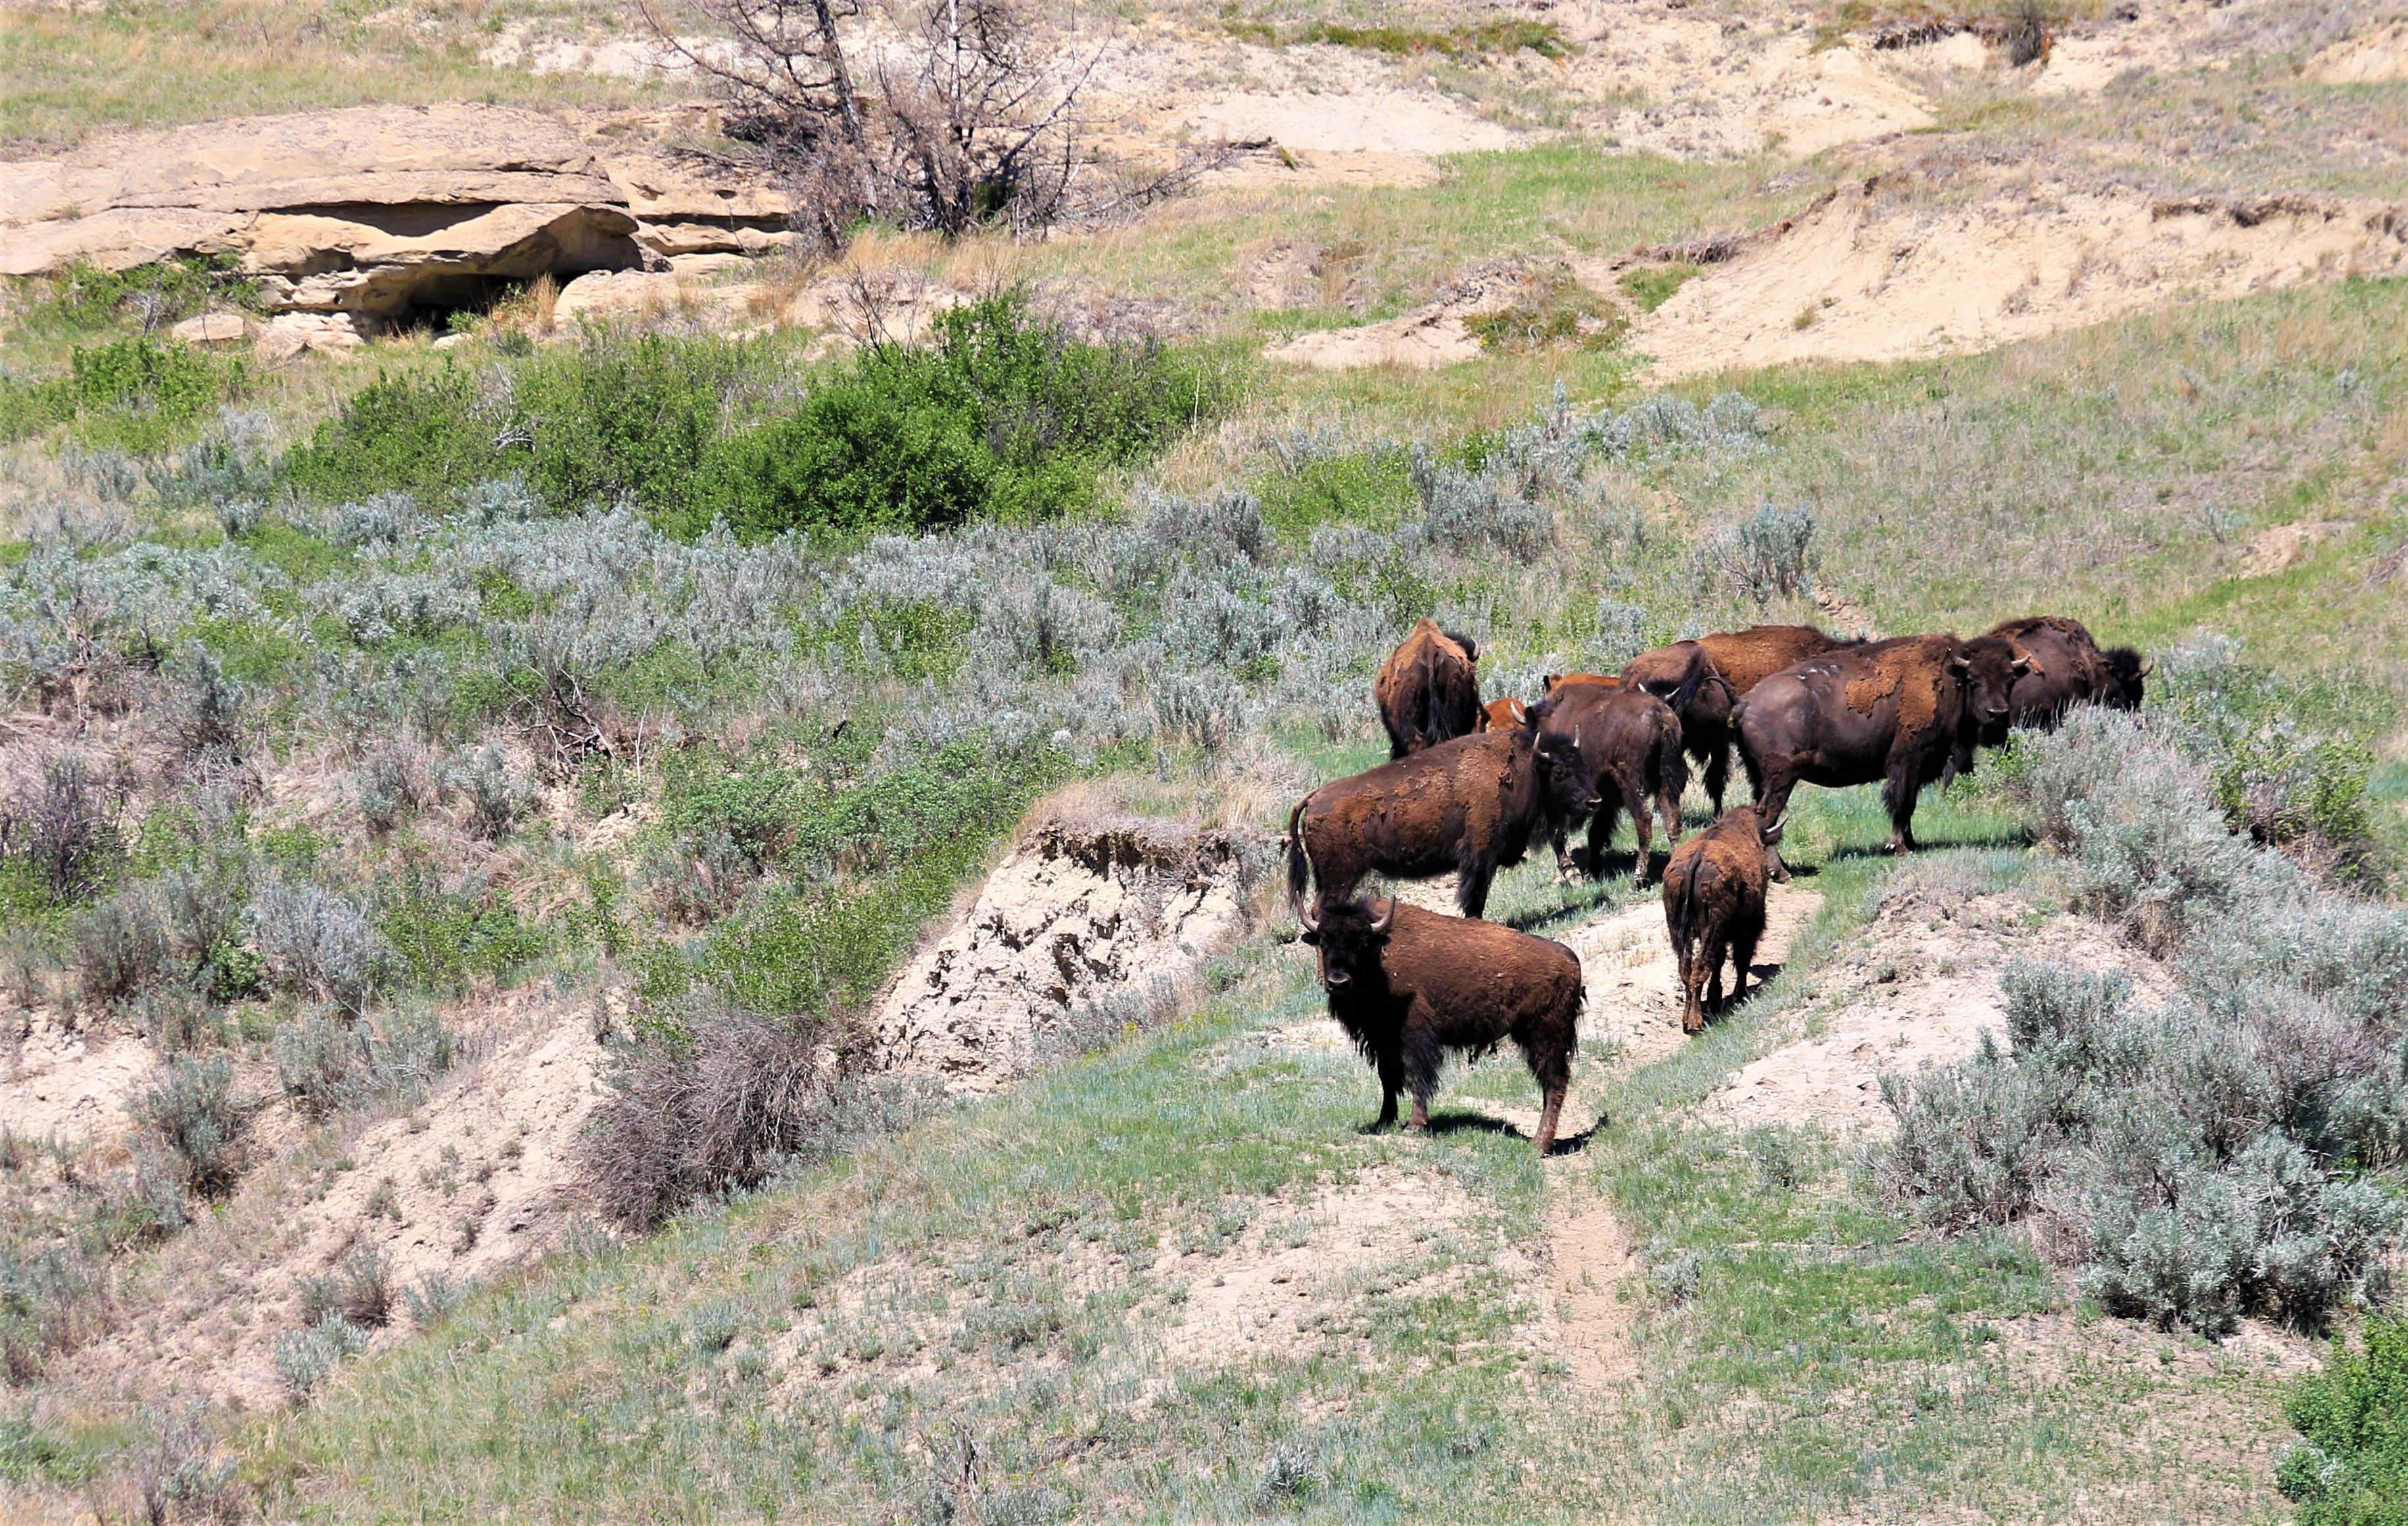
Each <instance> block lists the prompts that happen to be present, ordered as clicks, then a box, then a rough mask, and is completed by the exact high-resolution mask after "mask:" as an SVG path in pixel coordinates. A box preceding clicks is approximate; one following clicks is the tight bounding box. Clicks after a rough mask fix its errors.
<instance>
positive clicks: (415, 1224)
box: [46, 994, 602, 1408]
mask: <svg viewBox="0 0 2408 1526" xmlns="http://www.w3.org/2000/svg"><path fill="white" fill-rule="evenodd" d="M451 1020H452V1023H453V1025H454V1026H455V1027H457V1028H459V1029H461V1030H462V1031H463V1032H465V1033H466V1034H467V1035H468V1036H469V1038H470V1041H471V1042H472V1043H473V1042H480V1041H481V1042H484V1043H489V1044H492V1045H493V1046H494V1047H493V1049H492V1051H491V1052H490V1053H489V1054H488V1055H486V1056H485V1058H481V1059H478V1060H474V1061H471V1062H470V1063H468V1064H466V1065H464V1066H462V1067H460V1068H458V1069H456V1070H454V1071H453V1072H452V1073H451V1074H449V1075H448V1076H446V1077H444V1078H443V1080H442V1081H441V1082H439V1083H438V1084H437V1087H436V1088H435V1090H434V1092H433V1093H432V1094H431V1095H430V1096H429V1097H428V1098H427V1099H426V1101H424V1102H423V1103H422V1104H421V1105H420V1106H418V1107H417V1108H415V1109H414V1110H412V1111H411V1112H410V1113H409V1114H408V1115H406V1116H396V1117H389V1118H385V1119H382V1120H380V1121H377V1122H372V1123H369V1124H367V1125H366V1126H365V1127H364V1128H362V1129H361V1130H360V1131H359V1132H357V1133H356V1134H354V1135H352V1136H351V1138H349V1139H339V1138H334V1139H326V1140H322V1141H319V1142H316V1143H314V1144H312V1143H308V1142H305V1143H304V1144H303V1145H302V1147H300V1148H299V1149H295V1150H292V1151H290V1152H288V1153H285V1154H283V1155H282V1156H281V1157H280V1158H279V1159H273V1160H269V1161H266V1162H265V1163H263V1164H262V1165H261V1166H260V1167H259V1168H258V1169H257V1170H255V1171H254V1173H252V1175H251V1177H250V1178H249V1179H247V1180H246V1181H245V1182H244V1184H243V1186H242V1187H241V1188H240V1189H239V1190H238V1191H237V1192H236V1196H235V1198H234V1200H233V1202H231V1203H229V1204H228V1205H227V1207H226V1208H225V1210H224V1211H223V1213H222V1215H219V1216H214V1217H208V1218H204V1219H203V1220H202V1221H201V1222H200V1223H199V1224H198V1225H196V1226H195V1227H194V1228H193V1229H192V1230H189V1231H185V1232H184V1233H183V1234H181V1235H179V1236H178V1237H177V1238H176V1239H174V1240H172V1241H170V1242H169V1243H168V1244H167V1245H166V1246H165V1248H164V1249H163V1250H161V1251H160V1252H159V1254H158V1256H157V1258H156V1259H155V1260H154V1261H153V1262H152V1263H151V1264H150V1266H148V1267H144V1268H139V1269H137V1270H136V1274H135V1279H136V1280H135V1282H134V1283H133V1284H132V1286H137V1287H140V1288H144V1289H145V1290H146V1292H147V1293H148V1294H150V1295H152V1296H149V1297H147V1298H146V1300H145V1303H146V1304H147V1307H145V1308H142V1309H140V1310H134V1309H129V1310H127V1312H126V1316H125V1319H126V1322H125V1323H123V1324H122V1325H121V1326H120V1327H119V1328H118V1329H117V1330H115V1331H114V1332H111V1333H109V1334H108V1335H106V1336H104V1337H103V1338H101V1339H100V1340H98V1341H96V1342H94V1343H93V1344H92V1345H90V1346H84V1347H83V1348H81V1349H79V1350H78V1351H76V1352H74V1353H72V1354H71V1355H68V1356H66V1357H65V1358H63V1359H60V1360H55V1361H54V1362H53V1363H52V1364H51V1366H50V1369H49V1370H48V1372H47V1374H46V1381H47V1382H48V1383H49V1384H50V1386H51V1388H52V1389H53V1390H54V1391H56V1392H59V1393H61V1394H65V1395H79V1394H80V1395H83V1396H87V1397H93V1398H100V1399H106V1400H116V1401H134V1402H148V1403H157V1402H159V1401H161V1400H164V1399H166V1398H169V1397H177V1398H186V1399H190V1398H205V1399H208V1400H209V1401H211V1402H213V1403H218V1404H235V1405H237V1406H241V1407H249V1408H258V1407H261V1406H270V1407H272V1406H275V1405H277V1404H282V1403H284V1402H285V1400H286V1398H287V1393H286V1389H285V1385H284V1382H283V1379H282V1378H281V1377H280V1376H279V1375H278V1374H277V1372H276V1368H275V1363H274V1356H275V1348H276V1343H277V1341H278V1340H279V1338H281V1337H282V1336H284V1335H285V1334H287V1333H289V1332H292V1331H294V1330H295V1329H297V1328H298V1327H299V1326H300V1324H301V1322H302V1321H301V1317H300V1314H299V1295H300V1288H301V1283H302V1281H303V1280H304V1279H305V1278H308V1277H311V1276H316V1275H320V1274H324V1273H326V1272H328V1271H330V1270H331V1269H333V1268H335V1267H336V1266H337V1264H338V1263H340V1262H341V1261H342V1260H343V1259H344V1258H345V1257H346V1256H347V1255H349V1254H350V1253H351V1252H352V1251H354V1250H355V1249H359V1248H362V1247H372V1248H373V1249H375V1250H377V1251H380V1252H381V1253H382V1254H383V1256H384V1257H385V1259H386V1263H387V1265H388V1268H389V1270H390V1277H391V1284H392V1286H393V1288H394V1290H395V1300H394V1302H395V1307H394V1311H393V1315H392V1320H391V1323H390V1324H389V1325H388V1326H387V1327H386V1328H385V1329H383V1330H381V1331H380V1332H377V1333H376V1337H375V1342H376V1344H377V1345H378V1346H384V1345H388V1344H391V1343H393V1342H394V1341H398V1340H401V1339H404V1338H406V1337H407V1335H408V1333H409V1330H410V1317H409V1310H408V1308H407V1307H406V1306H405V1305H404V1304H403V1303H402V1301H401V1298H400V1290H401V1289H402V1288H406V1287H409V1286H410V1285H413V1284H418V1283H420V1282H421V1280H422V1279H423V1278H425V1277H428V1276H430V1275H434V1276H439V1277H443V1278H448V1279H450V1280H451V1281H452V1283H454V1284H460V1285H465V1284H469V1283H476V1282H482V1281H488V1280H491V1279H492V1278H494V1277H495V1276H497V1275H499V1274H502V1273H504V1272H506V1271H509V1269H511V1268H514V1267H517V1266H521V1265H523V1264H525V1263H526V1262H528V1261H530V1260H536V1259H538V1258H540V1257H541V1256H542V1255H543V1254H544V1253H546V1252H547V1251H549V1250H551V1249H552V1248H554V1247H556V1246H557V1245H560V1244H561V1243H562V1242H563V1241H564V1240H565V1239H566V1237H567V1234H568V1232H569V1230H570V1228H571V1226H572V1225H573V1224H575V1223H577V1222H578V1221H579V1220H580V1218H581V1211H580V1206H579V1198H578V1194H577V1192H576V1189H575V1188H574V1186H573V1179H574V1172H573V1170H572V1168H571V1164H570V1160H569V1150H570V1146H571V1145H572V1144H573V1142H574V1141H575V1139H576V1137H577V1133H578V1130H580V1129H581V1128H582V1127H583V1126H584V1123H585V1119H586V1117H587V1116H589V1115H590V1113H591V1112H592V1110H593V1107H594V1104H595V1101H597V1100H598V1093H597V1091H596V1089H595V1074H596V1073H597V1071H598V1069H599V1066H600V1064H601V1060H602V1050H601V1046H600V1045H599V1044H597V1043H596V1042H595V1038H594V1025H593V1019H592V1016H591V1015H590V1014H588V1013H587V1012H585V1011H583V1010H582V1009H578V1008H567V1007H562V1006H558V1005H556V1004H552V1003H548V1002H546V1001H543V1000H541V999H540V998H538V997H537V996H534V995H532V994H528V995H520V996H516V997H506V998H502V999H499V1000H497V1001H495V1002H494V1003H493V1004H492V1006H491V1007H490V1008H489V1009H487V1010H485V1011H483V1012H480V1013H472V1014H466V1015H453V1016H452V1019H451ZM274 1111H275V1112H277V1113H279V1114H284V1113H286V1110H285V1109H283V1108H282V1106H281V1104H279V1107H278V1108H277V1109H275V1110H274ZM263 1124H267V1125H274V1126H275V1127H274V1128H273V1129H272V1130H270V1132H271V1134H282V1135H285V1136H287V1137H294V1136H298V1135H299V1134H300V1133H301V1132H302V1130H300V1128H299V1124H298V1120H296V1119H293V1118H291V1117H290V1116H289V1114H288V1115H287V1116H283V1117H282V1118H280V1119H278V1118H268V1119H264V1120H263ZM260 1127H262V1125H254V1128H255V1129H258V1128H260ZM263 1143H265V1141H263Z"/></svg>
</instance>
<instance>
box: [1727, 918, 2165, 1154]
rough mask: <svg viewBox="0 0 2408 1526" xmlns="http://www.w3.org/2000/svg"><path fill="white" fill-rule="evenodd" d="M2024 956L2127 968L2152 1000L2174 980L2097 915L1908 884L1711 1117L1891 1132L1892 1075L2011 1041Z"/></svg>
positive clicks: (1845, 949) (1843, 953)
mask: <svg viewBox="0 0 2408 1526" xmlns="http://www.w3.org/2000/svg"><path fill="white" fill-rule="evenodd" d="M2018 959H2044V960H2047V961H2049V962H2052V963H2057V964H2065V965H2070V966H2071V967H2073V968H2075V969H2078V970H2090V971H2106V970H2122V971H2124V972H2127V973H2128V974H2130V975H2131V976H2132V980H2133V986H2134V989H2135V990H2136V991H2137V992H2139V993H2140V994H2141V995H2142V996H2143V997H2144V998H2161V997H2163V996H2164V995H2166V994H2167V993H2168V992H2169V991H2170V990H2171V984H2170V982H2169V981H2168V980H2167V977H2166V975H2165V973H2164V972H2162V971H2161V970H2159V969H2158V968H2157V966H2156V964H2155V963H2154V962H2153V961H2151V960H2150V959H2149V958H2148V957H2146V956H2144V955H2143V954H2141V953H2139V952H2137V951H2135V950H2133V949H2131V948H2128V947H2127V946H2125V945H2123V944H2120V943H2116V942H2115V941H2114V939H2113V938H2112V937H2110V936H2109V935H2108V933H2107V932H2106V931H2105V929H2101V928H2100V927H2099V926H2098V925H2097V924H2096V923H2092V922H2086V921H2084V920H2082V919H2080V918H2078V917H2073V916H2068V915H2064V914H2057V915H2054V916H2050V917H2047V918H2045V919H2038V918H2036V917H2035V914H2033V912H2032V909H2031V906H2030V904H2029V903H2028V902H2027V901H2025V900H2023V899H2022V898H2021V897H2018V896H2012V895H1982V896H1973V897H1971V898H1966V897H1962V896H1958V895H1955V894H1953V893H1950V892H1946V891H1941V890H1921V889H1914V888H1909V889H1907V890H1904V891H1901V892H1900V893H1899V894H1897V895H1895V896H1893V897H1892V898H1891V899H1890V900H1888V901H1887V902H1886V903H1885V905H1884V906H1883V907H1882V909H1881V912H1880V914H1878V915H1877V916H1875V917H1874V919H1873V921H1872V922H1871V925H1869V926H1868V927H1866V928H1865V929H1862V930H1861V931H1859V932H1857V933H1856V934H1854V935H1853V936H1851V937H1850V938H1849V940H1848V941H1847V942H1846V943H1843V944H1842V946H1841V947H1840V949H1839V950H1838V951H1837V953H1836V954H1835V956H1834V957H1833V959H1832V960H1831V962H1830V963H1829V964H1828V965H1827V966H1826V967H1825V969H1824V972H1823V975H1822V979H1821V980H1820V982H1819V983H1818V985H1817V987H1816V991H1815V995H1814V999H1813V1001H1811V1002H1809V1003H1806V1004H1804V1005H1803V1006H1802V1007H1801V1008H1800V1009H1799V1011H1798V1012H1797V1013H1796V1014H1794V1015H1792V1016H1791V1017H1790V1018H1789V1019H1788V1022H1789V1024H1790V1025H1791V1028H1792V1030H1793V1031H1795V1032H1796V1033H1797V1036H1796V1037H1795V1038H1794V1039H1793V1040H1791V1042H1789V1043H1786V1044H1783V1045H1781V1047H1779V1048H1777V1049H1775V1050H1773V1051H1772V1052H1771V1053H1770V1054H1768V1055H1766V1056H1764V1057H1763V1058H1760V1059H1756V1060H1754V1061H1752V1062H1750V1063H1749V1064H1747V1065H1744V1066H1742V1067H1741V1068H1740V1069H1739V1070H1738V1071H1737V1072H1735V1073H1732V1075H1731V1077H1730V1078H1729V1079H1728V1080H1727V1081H1726V1082H1725V1083H1724V1085H1723V1086H1722V1087H1720V1088H1719V1089H1718V1090H1716V1091H1715V1092H1714V1094H1713V1096H1712V1097H1710V1098H1708V1099H1707V1100H1706V1102H1705V1104H1704V1106H1703V1108H1702V1112H1703V1114H1704V1116H1706V1117H1707V1118H1708V1119H1710V1120H1712V1121H1714V1122H1718V1123H1726V1124H1732V1125H1737V1126H1741V1127H1748V1126H1753V1125H1757V1124H1783V1125H1797V1124H1817V1125H1820V1126H1822V1127H1824V1128H1827V1129H1833V1130H1842V1131H1846V1130H1862V1131H1863V1132H1865V1133H1867V1134H1869V1135H1874V1136H1879V1135H1885V1134H1886V1133H1888V1132H1889V1131H1890V1130H1891V1129H1892V1128H1893V1127H1894V1124H1893V1120H1892V1119H1891V1117H1890V1115H1889V1110H1888V1109H1887V1108H1885V1107H1884V1106H1883V1105H1882V1101H1881V1076H1882V1074H1883V1073H1885V1072H1890V1073H1899V1074H1902V1075H1906V1076H1909V1077H1911V1076H1913V1075H1914V1073H1915V1072H1916V1071H1917V1070H1918V1069H1920V1068H1921V1067H1923V1066H1926V1065H1953V1064H1956V1063H1957V1062H1958V1061H1960V1060H1962V1059H1965V1058H1968V1057H1970V1056H1971V1054H1972V1053H1973V1051H1974V1049H1975V1048H1976V1047H1978V1045H1979V1044H1980V1043H1981V1034H1982V1031H1983V1030H1984V1029H1989V1030H1990V1032H1991V1035H1992V1037H1993V1038H1994V1039H1995V1040H1997V1041H1998V1042H1999V1043H2000V1044H2001V1046H2003V1045H2004V1044H2005V1042H2006V1037H2007V1034H2006V1004H2005V1001H2004V999H2003V998H2002V997H2001V996H2000V991H1999V974H2000V972H2001V971H2003V970H2004V969H2006V967H2007V966H2008V965H2010V964H2012V963H2014V962H2015V961H2016V960H2018Z"/></svg>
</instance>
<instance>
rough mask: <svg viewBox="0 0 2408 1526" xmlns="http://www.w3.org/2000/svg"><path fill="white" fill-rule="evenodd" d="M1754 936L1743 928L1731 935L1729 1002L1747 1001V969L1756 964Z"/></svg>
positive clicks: (1754, 934)
mask: <svg viewBox="0 0 2408 1526" xmlns="http://www.w3.org/2000/svg"><path fill="white" fill-rule="evenodd" d="M1755 963H1756V933H1754V932H1751V931H1749V930H1748V929H1745V928H1742V929H1739V930H1738V931H1737V932H1734V933H1732V934H1731V985H1732V986H1733V987H1734V988H1733V990H1732V991H1731V1001H1734V1002H1739V1001H1746V1000H1747V972H1748V967H1749V966H1751V965H1753V964H1755Z"/></svg>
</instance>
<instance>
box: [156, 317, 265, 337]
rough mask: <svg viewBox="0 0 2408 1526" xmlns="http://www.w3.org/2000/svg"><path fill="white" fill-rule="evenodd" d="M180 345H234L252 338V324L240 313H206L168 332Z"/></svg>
mask: <svg viewBox="0 0 2408 1526" xmlns="http://www.w3.org/2000/svg"><path fill="white" fill-rule="evenodd" d="M167 338H171V339H174V340H175V341H176V342H177V343H179V344H233V343H236V341H238V340H242V339H247V338H251V323H250V321H249V320H248V319H246V318H244V317H243V315H242V314H240V313H238V312H205V313H202V314H200V315H199V316H198V317H193V318H187V319H185V320H184V321H183V322H182V323H180V324H177V325H176V326H175V327H173V328H171V329H169V330H167Z"/></svg>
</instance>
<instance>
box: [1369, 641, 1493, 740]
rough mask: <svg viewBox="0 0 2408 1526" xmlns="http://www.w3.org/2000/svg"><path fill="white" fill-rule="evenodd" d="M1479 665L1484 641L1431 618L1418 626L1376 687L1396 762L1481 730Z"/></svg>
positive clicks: (1394, 654) (1375, 695)
mask: <svg viewBox="0 0 2408 1526" xmlns="http://www.w3.org/2000/svg"><path fill="white" fill-rule="evenodd" d="M1479 661H1480V643H1479V642H1477V641H1473V640H1472V639H1471V638H1470V637H1469V636H1457V635H1455V633H1454V632H1452V631H1448V630H1441V628H1440V627H1439V624H1438V622H1437V621H1435V620H1432V619H1430V618H1429V617H1428V616H1427V615H1424V616H1423V617H1422V618H1421V619H1419V620H1417V621H1415V622H1413V628H1412V633H1411V634H1410V635H1408V636H1407V637H1406V638H1405V639H1404V641H1402V642H1401V643H1399V644H1398V647H1397V649H1396V650H1395V651H1394V652H1391V653H1389V654H1388V660H1387V661H1386V662H1385V663H1383V664H1382V665H1381V668H1380V676H1379V679H1378V681H1377V682H1376V683H1374V684H1372V687H1371V698H1372V699H1373V701H1374V702H1375V703H1376V704H1377V705H1378V706H1379V708H1380V724H1381V725H1383V726H1384V727H1387V729H1388V756H1389V757H1390V758H1391V759H1394V758H1399V757H1409V756H1412V755H1413V754H1415V753H1418V752H1420V751H1422V750H1423V749H1424V748H1426V747H1434V746H1436V745H1438V744H1439V743H1440V742H1441V741H1452V740H1453V739H1455V738H1456V737H1468V736H1469V735H1471V734H1472V733H1473V732H1474V731H1476V730H1478V729H1480V718H1481V717H1480V674H1479V672H1478V670H1477V669H1476V667H1475V664H1477V663H1478V662H1479Z"/></svg>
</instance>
